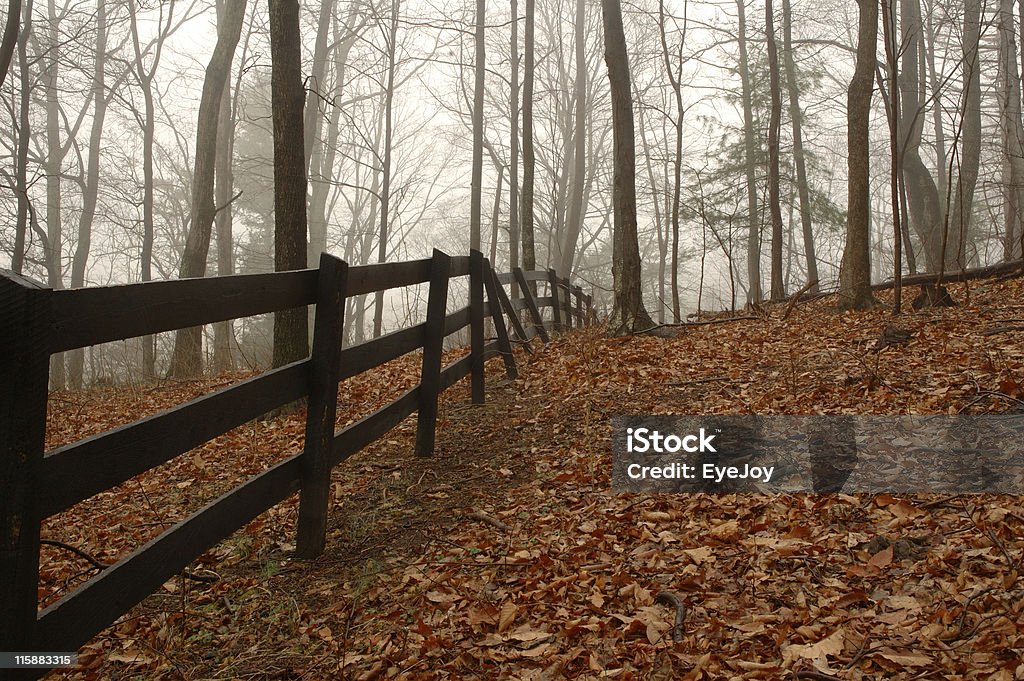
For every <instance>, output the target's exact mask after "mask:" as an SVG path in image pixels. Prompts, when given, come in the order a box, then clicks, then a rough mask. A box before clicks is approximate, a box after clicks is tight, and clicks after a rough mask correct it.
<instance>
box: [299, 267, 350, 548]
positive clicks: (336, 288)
mask: <svg viewBox="0 0 1024 681" xmlns="http://www.w3.org/2000/svg"><path fill="white" fill-rule="evenodd" d="M318 279H319V281H318V283H317V287H318V291H317V301H316V319H315V321H314V326H313V351H312V356H311V362H310V365H309V371H310V376H309V405H308V409H307V412H306V446H305V450H304V451H303V453H302V479H301V488H300V491H299V524H298V535H297V537H296V540H295V545H296V549H295V555H296V557H298V558H301V559H306V560H310V559H313V558H316V557H317V556H319V555H320V554H321V553H323V551H324V546H325V544H326V541H327V507H328V502H329V497H330V494H329V492H330V486H331V463H330V455H331V447H332V444H333V442H334V422H335V418H336V417H337V413H338V374H339V372H340V360H339V358H340V355H341V343H342V338H343V337H344V329H345V298H346V294H347V288H348V264H347V263H345V262H343V261H342V260H339V259H338V258H335V257H334V256H332V255H330V254H328V253H321V254H320V272H319V277H318Z"/></svg>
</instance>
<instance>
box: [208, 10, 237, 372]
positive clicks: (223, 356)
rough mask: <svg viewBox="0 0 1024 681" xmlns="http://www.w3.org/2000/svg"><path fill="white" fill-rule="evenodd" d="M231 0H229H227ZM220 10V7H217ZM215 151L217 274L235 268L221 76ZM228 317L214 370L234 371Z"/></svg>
mask: <svg viewBox="0 0 1024 681" xmlns="http://www.w3.org/2000/svg"><path fill="white" fill-rule="evenodd" d="M229 1H230V0H229ZM218 9H221V11H223V8H222V7H218ZM235 94H236V96H237V91H236V93H235ZM217 127H218V133H217V154H216V158H215V160H214V167H215V168H214V176H215V183H214V184H215V189H214V196H215V203H216V205H217V209H218V210H217V216H216V218H215V225H216V229H217V276H221V277H223V276H227V275H230V274H234V272H235V262H234V261H235V259H234V245H233V235H232V231H233V222H234V211H233V209H232V206H231V196H232V194H233V192H234V170H233V168H232V160H233V157H234V146H235V117H234V103H233V101H232V96H231V80H230V79H228V78H225V79H224V93H223V94H222V95H221V99H220V111H219V112H218V117H217ZM233 329H234V324H233V322H232V321H231V320H226V321H223V322H217V323H216V324H214V325H213V370H214V372H217V373H219V372H222V371H233V370H234V368H235V360H234V357H233V356H232V354H231V346H232V341H233V334H234V331H233Z"/></svg>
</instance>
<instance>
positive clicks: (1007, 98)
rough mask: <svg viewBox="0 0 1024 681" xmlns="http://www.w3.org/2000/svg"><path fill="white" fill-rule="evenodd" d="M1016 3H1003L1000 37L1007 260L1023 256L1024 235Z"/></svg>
mask: <svg viewBox="0 0 1024 681" xmlns="http://www.w3.org/2000/svg"><path fill="white" fill-rule="evenodd" d="M1013 19H1014V16H1013V0H1000V3H999V34H1000V47H1001V50H1000V51H1001V54H1000V55H999V57H1000V59H999V60H1000V63H1001V67H1002V78H1001V81H1002V82H1001V83H1000V85H1001V86H1002V87H1001V90H1002V92H1001V97H1000V100H1001V101H1000V106H1001V108H1002V115H1001V119H1002V120H1001V123H1002V125H1001V127H1002V134H1003V156H1004V158H1005V163H1004V173H1003V177H1004V186H1005V187H1006V189H1005V191H1006V210H1005V211H1004V213H1005V231H1004V238H1003V257H1004V258H1005V259H1006V260H1014V259H1016V258H1018V257H1020V239H1021V235H1022V233H1024V229H1022V227H1024V215H1022V210H1024V144H1022V142H1024V129H1022V124H1021V99H1020V97H1021V86H1020V73H1019V71H1018V68H1017V59H1018V55H1017V40H1016V37H1015V31H1014V21H1013Z"/></svg>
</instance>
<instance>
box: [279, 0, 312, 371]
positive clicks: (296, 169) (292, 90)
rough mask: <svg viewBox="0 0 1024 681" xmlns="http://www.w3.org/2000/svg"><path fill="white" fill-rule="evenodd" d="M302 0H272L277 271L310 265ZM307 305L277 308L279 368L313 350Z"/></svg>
mask: <svg viewBox="0 0 1024 681" xmlns="http://www.w3.org/2000/svg"><path fill="white" fill-rule="evenodd" d="M301 41H302V37H301V32H300V29H299V0H270V54H271V62H272V63H271V75H270V89H271V106H272V108H273V123H274V270H275V271H276V272H282V271H285V270H298V269H302V268H304V267H305V266H306V189H307V182H306V155H305V147H304V136H303V134H302V115H303V106H304V104H305V91H304V90H303V81H302V42H301ZM307 315H308V311H307V308H305V307H299V308H295V309H292V310H283V311H279V312H275V313H274V358H273V365H274V366H275V367H280V366H284V365H285V364H288V363H290V362H295V361H298V360H300V359H302V358H303V357H306V356H307V355H308V354H309V326H308V323H307Z"/></svg>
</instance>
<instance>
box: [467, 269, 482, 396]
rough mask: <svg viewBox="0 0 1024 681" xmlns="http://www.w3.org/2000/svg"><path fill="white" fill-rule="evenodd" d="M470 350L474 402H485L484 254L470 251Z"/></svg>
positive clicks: (471, 388) (471, 389) (471, 390)
mask: <svg viewBox="0 0 1024 681" xmlns="http://www.w3.org/2000/svg"><path fill="white" fill-rule="evenodd" d="M469 352H470V360H469V362H470V385H471V387H470V393H471V395H472V401H473V404H483V403H484V402H485V401H486V397H485V394H484V254H483V253H481V252H480V251H478V250H476V249H471V250H470V251H469Z"/></svg>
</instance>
